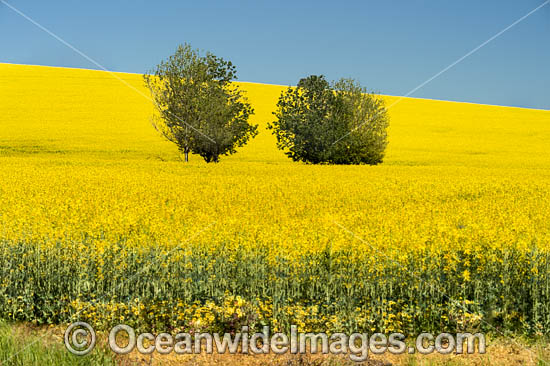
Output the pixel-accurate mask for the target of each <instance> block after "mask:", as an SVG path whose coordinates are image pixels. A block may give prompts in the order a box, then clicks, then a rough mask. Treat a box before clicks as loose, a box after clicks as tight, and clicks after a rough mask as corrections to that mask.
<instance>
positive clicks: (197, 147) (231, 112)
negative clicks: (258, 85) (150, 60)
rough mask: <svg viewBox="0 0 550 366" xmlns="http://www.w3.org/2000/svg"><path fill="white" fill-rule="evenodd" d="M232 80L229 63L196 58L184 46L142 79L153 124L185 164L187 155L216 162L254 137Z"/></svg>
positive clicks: (247, 111)
mask: <svg viewBox="0 0 550 366" xmlns="http://www.w3.org/2000/svg"><path fill="white" fill-rule="evenodd" d="M235 78H236V68H235V66H234V65H233V64H232V63H231V62H230V61H226V60H224V59H223V58H220V57H217V56H215V55H213V54H211V53H209V52H208V53H206V55H205V56H201V55H200V53H199V51H198V50H195V49H192V48H191V46H190V45H188V44H185V45H183V46H181V45H180V46H179V47H178V48H177V50H176V52H175V53H174V54H173V55H172V56H170V57H169V58H168V59H167V60H165V61H162V62H161V63H160V64H159V65H158V66H157V67H156V69H155V70H154V71H152V72H151V73H149V74H145V75H144V80H145V84H146V86H147V87H148V88H149V90H150V92H151V95H152V97H153V100H154V102H155V106H156V109H157V111H158V116H155V117H154V118H153V126H154V127H155V128H156V129H157V130H158V131H159V132H161V133H162V135H164V137H166V138H167V139H168V140H169V141H171V142H173V143H175V144H176V145H177V146H178V149H179V150H180V152H182V153H183V154H185V161H188V155H189V152H192V153H195V154H199V155H200V156H202V157H203V158H204V159H205V160H206V162H218V161H219V157H220V156H222V155H229V154H233V153H235V152H236V148H237V147H240V146H243V145H245V144H246V143H247V142H248V140H249V139H250V138H252V137H254V136H255V135H256V134H257V126H255V125H250V124H249V123H248V119H249V117H250V116H251V115H252V114H254V110H253V109H252V107H251V105H250V104H249V103H248V100H247V98H246V97H245V95H244V92H243V91H242V90H240V89H239V88H238V86H236V85H234V84H233V83H232V82H231V80H233V79H235Z"/></svg>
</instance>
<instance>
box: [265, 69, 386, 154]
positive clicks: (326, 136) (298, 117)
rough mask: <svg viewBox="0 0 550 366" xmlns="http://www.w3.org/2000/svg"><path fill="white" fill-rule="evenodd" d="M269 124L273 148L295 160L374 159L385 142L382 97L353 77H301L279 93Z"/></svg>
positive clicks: (384, 145) (382, 151) (382, 152)
mask: <svg viewBox="0 0 550 366" xmlns="http://www.w3.org/2000/svg"><path fill="white" fill-rule="evenodd" d="M273 114H274V115H275V117H276V120H275V121H274V122H272V123H270V124H269V125H268V128H269V129H271V130H272V131H273V134H274V135H275V137H276V138H277V147H278V148H279V149H281V150H283V151H284V152H285V154H286V155H288V156H289V157H290V158H291V159H292V160H294V161H303V162H308V163H314V164H319V163H329V164H378V163H380V162H382V159H383V157H384V151H385V149H386V146H387V143H388V142H387V133H386V129H387V127H388V124H389V117H388V115H387V111H386V109H385V106H384V101H383V100H382V99H381V98H380V97H378V96H375V95H373V94H369V93H367V90H366V89H365V88H363V87H361V86H360V85H359V83H357V82H356V81H355V80H353V79H341V80H339V81H337V82H333V83H332V84H331V83H329V82H328V81H327V80H325V78H324V76H322V75H321V76H316V75H311V76H309V77H307V78H304V79H301V80H300V81H299V83H298V85H297V87H295V88H292V87H289V88H288V89H287V90H286V91H283V92H282V93H281V96H280V97H279V101H278V103H277V109H276V111H275V112H273Z"/></svg>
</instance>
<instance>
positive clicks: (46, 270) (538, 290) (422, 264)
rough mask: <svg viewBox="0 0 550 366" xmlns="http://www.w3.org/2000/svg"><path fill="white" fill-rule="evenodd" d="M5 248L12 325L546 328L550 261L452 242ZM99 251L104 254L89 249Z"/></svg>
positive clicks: (3, 307)
mask: <svg viewBox="0 0 550 366" xmlns="http://www.w3.org/2000/svg"><path fill="white" fill-rule="evenodd" d="M0 248H2V249H0V254H1V255H0V268H4V269H5V271H4V273H3V277H2V279H3V281H2V283H0V314H1V315H2V317H4V318H7V319H9V320H11V321H26V322H36V323H69V322H72V321H76V320H81V321H86V322H89V323H90V324H92V326H94V328H95V329H96V330H99V329H110V328H111V327H112V326H114V325H115V324H119V323H120V322H122V321H123V322H124V323H125V324H128V325H130V326H132V327H134V328H136V329H138V328H139V329H141V331H145V330H147V331H166V330H170V329H176V328H177V329H184V330H185V331H188V330H196V329H202V330H206V329H209V330H214V331H219V330H232V329H238V327H239V326H240V325H242V324H244V323H249V324H250V322H253V323H254V324H256V325H258V326H259V325H260V324H262V325H263V324H265V325H270V326H276V327H279V328H280V329H283V330H285V331H288V329H289V326H290V324H304V326H306V327H307V329H308V330H311V331H321V330H322V331H328V332H336V331H349V332H355V331H357V332H373V331H374V330H376V331H381V332H393V331H401V332H403V333H406V334H408V335H415V334H418V332H419V331H425V332H434V333H435V332H438V331H441V329H446V330H448V331H455V330H456V331H472V332H477V331H485V332H489V331H494V329H499V330H501V331H502V332H507V331H511V332H514V333H515V334H521V333H524V334H526V335H537V334H539V335H548V334H549V333H550V327H549V326H548V324H549V321H550V301H549V300H550V287H549V286H548V281H549V278H550V266H549V257H548V256H547V254H546V253H544V252H540V251H537V250H536V249H533V250H532V251H530V252H528V253H524V252H523V250H518V249H510V248H506V249H504V250H503V249H496V248H491V247H490V246H486V247H482V248H481V247H480V248H479V249H478V250H477V251H475V252H472V251H470V250H468V251H466V252H464V251H460V250H456V248H452V247H448V248H443V249H444V250H442V252H441V253H437V254H436V253H434V252H433V251H432V250H431V249H425V250H418V251H417V252H414V253H413V254H411V255H409V256H407V257H406V258H402V259H397V258H396V259H395V260H394V259H392V258H384V257H385V256H384V255H382V256H377V255H375V253H373V252H370V251H362V252H361V251H357V250H353V249H346V248H343V249H339V250H334V249H331V248H330V247H327V248H326V250H324V251H320V252H314V251H312V252H309V253H308V252H304V253H303V254H302V255H301V256H300V257H298V258H294V257H293V256H286V255H281V254H277V255H275V254H274V253H273V252H274V251H276V249H273V248H270V246H266V245H263V244H262V243H258V246H257V247H255V248H247V247H241V246H235V247H231V246H227V245H225V244H224V243H220V244H219V245H218V246H216V247H215V246H205V245H203V244H201V243H196V244H195V243H189V244H187V247H186V248H179V249H178V250H176V251H174V250H172V251H171V252H170V251H169V250H168V248H166V250H159V249H158V248H148V247H147V246H144V247H134V246H126V245H124V243H120V244H119V245H111V246H106V247H104V246H102V245H101V244H98V245H97V246H96V245H94V244H91V243H86V242H65V243H63V244H58V245H56V246H53V247H52V246H50V245H48V246H43V247H41V246H40V245H36V244H31V243H6V242H0ZM100 248H101V250H102V252H101V253H102V254H101V256H100V257H98V256H96V255H93V253H97V252H98V250H100ZM167 252H168V253H171V254H170V255H166V253H167ZM45 253H47V254H45ZM481 253H483V255H486V257H483V256H482V255H481ZM68 254H69V256H67V255H68ZM45 256H46V258H48V260H47V261H45V260H44V257H45ZM75 257H76V258H80V260H74V259H73V258H75ZM397 260H399V262H397ZM121 263H124V265H121ZM465 268H468V271H469V275H468V276H467V278H468V280H465V274H464V272H465ZM75 274H77V275H75ZM434 284H437V285H434ZM231 296H235V298H234V299H238V298H237V296H238V297H240V298H242V299H243V301H242V304H241V305H235V303H234V302H229V303H228V302H227V299H228V297H231ZM210 302H212V303H213V305H212V306H210V305H209V303H210ZM262 304H264V305H265V306H267V305H266V304H271V305H270V306H267V307H268V308H269V309H268V310H265V309H264V310H262ZM214 305H215V306H214ZM239 310H240V311H239ZM197 319H200V320H201V325H200V326H199V328H197V325H196V324H193V322H196V320H197ZM182 327H183V328H182ZM373 329H374V330H373Z"/></svg>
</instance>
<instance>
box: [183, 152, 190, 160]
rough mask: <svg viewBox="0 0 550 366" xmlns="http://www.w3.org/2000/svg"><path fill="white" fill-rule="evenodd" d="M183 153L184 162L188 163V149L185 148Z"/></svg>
mask: <svg viewBox="0 0 550 366" xmlns="http://www.w3.org/2000/svg"><path fill="white" fill-rule="evenodd" d="M183 154H184V155H185V162H186V163H188V162H189V149H185V151H184V152H183Z"/></svg>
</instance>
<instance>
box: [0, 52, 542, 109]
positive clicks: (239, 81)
mask: <svg viewBox="0 0 550 366" xmlns="http://www.w3.org/2000/svg"><path fill="white" fill-rule="evenodd" d="M2 64H3V65H14V66H34V67H51V68H56V69H69V70H86V71H97V72H103V73H117V74H129V75H143V73H139V72H128V71H112V70H101V69H89V68H84V67H68V66H52V65H40V64H20V63H14V62H2V61H0V65H2ZM236 82H238V83H248V84H259V85H271V86H281V87H295V86H296V85H283V84H274V83H265V82H258V81H242V80H238V79H237V80H236ZM374 94H378V93H374ZM378 95H382V96H386V97H393V98H405V99H418V100H428V101H434V102H447V103H462V104H472V105H481V106H487V107H502V108H517V109H529V110H535V111H544V112H549V111H550V109H544V108H534V107H518V106H511V105H503V104H487V103H477V102H464V101H458V100H448V99H436V98H424V97H411V96H409V97H405V96H402V95H392V94H382V93H380V94H378Z"/></svg>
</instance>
